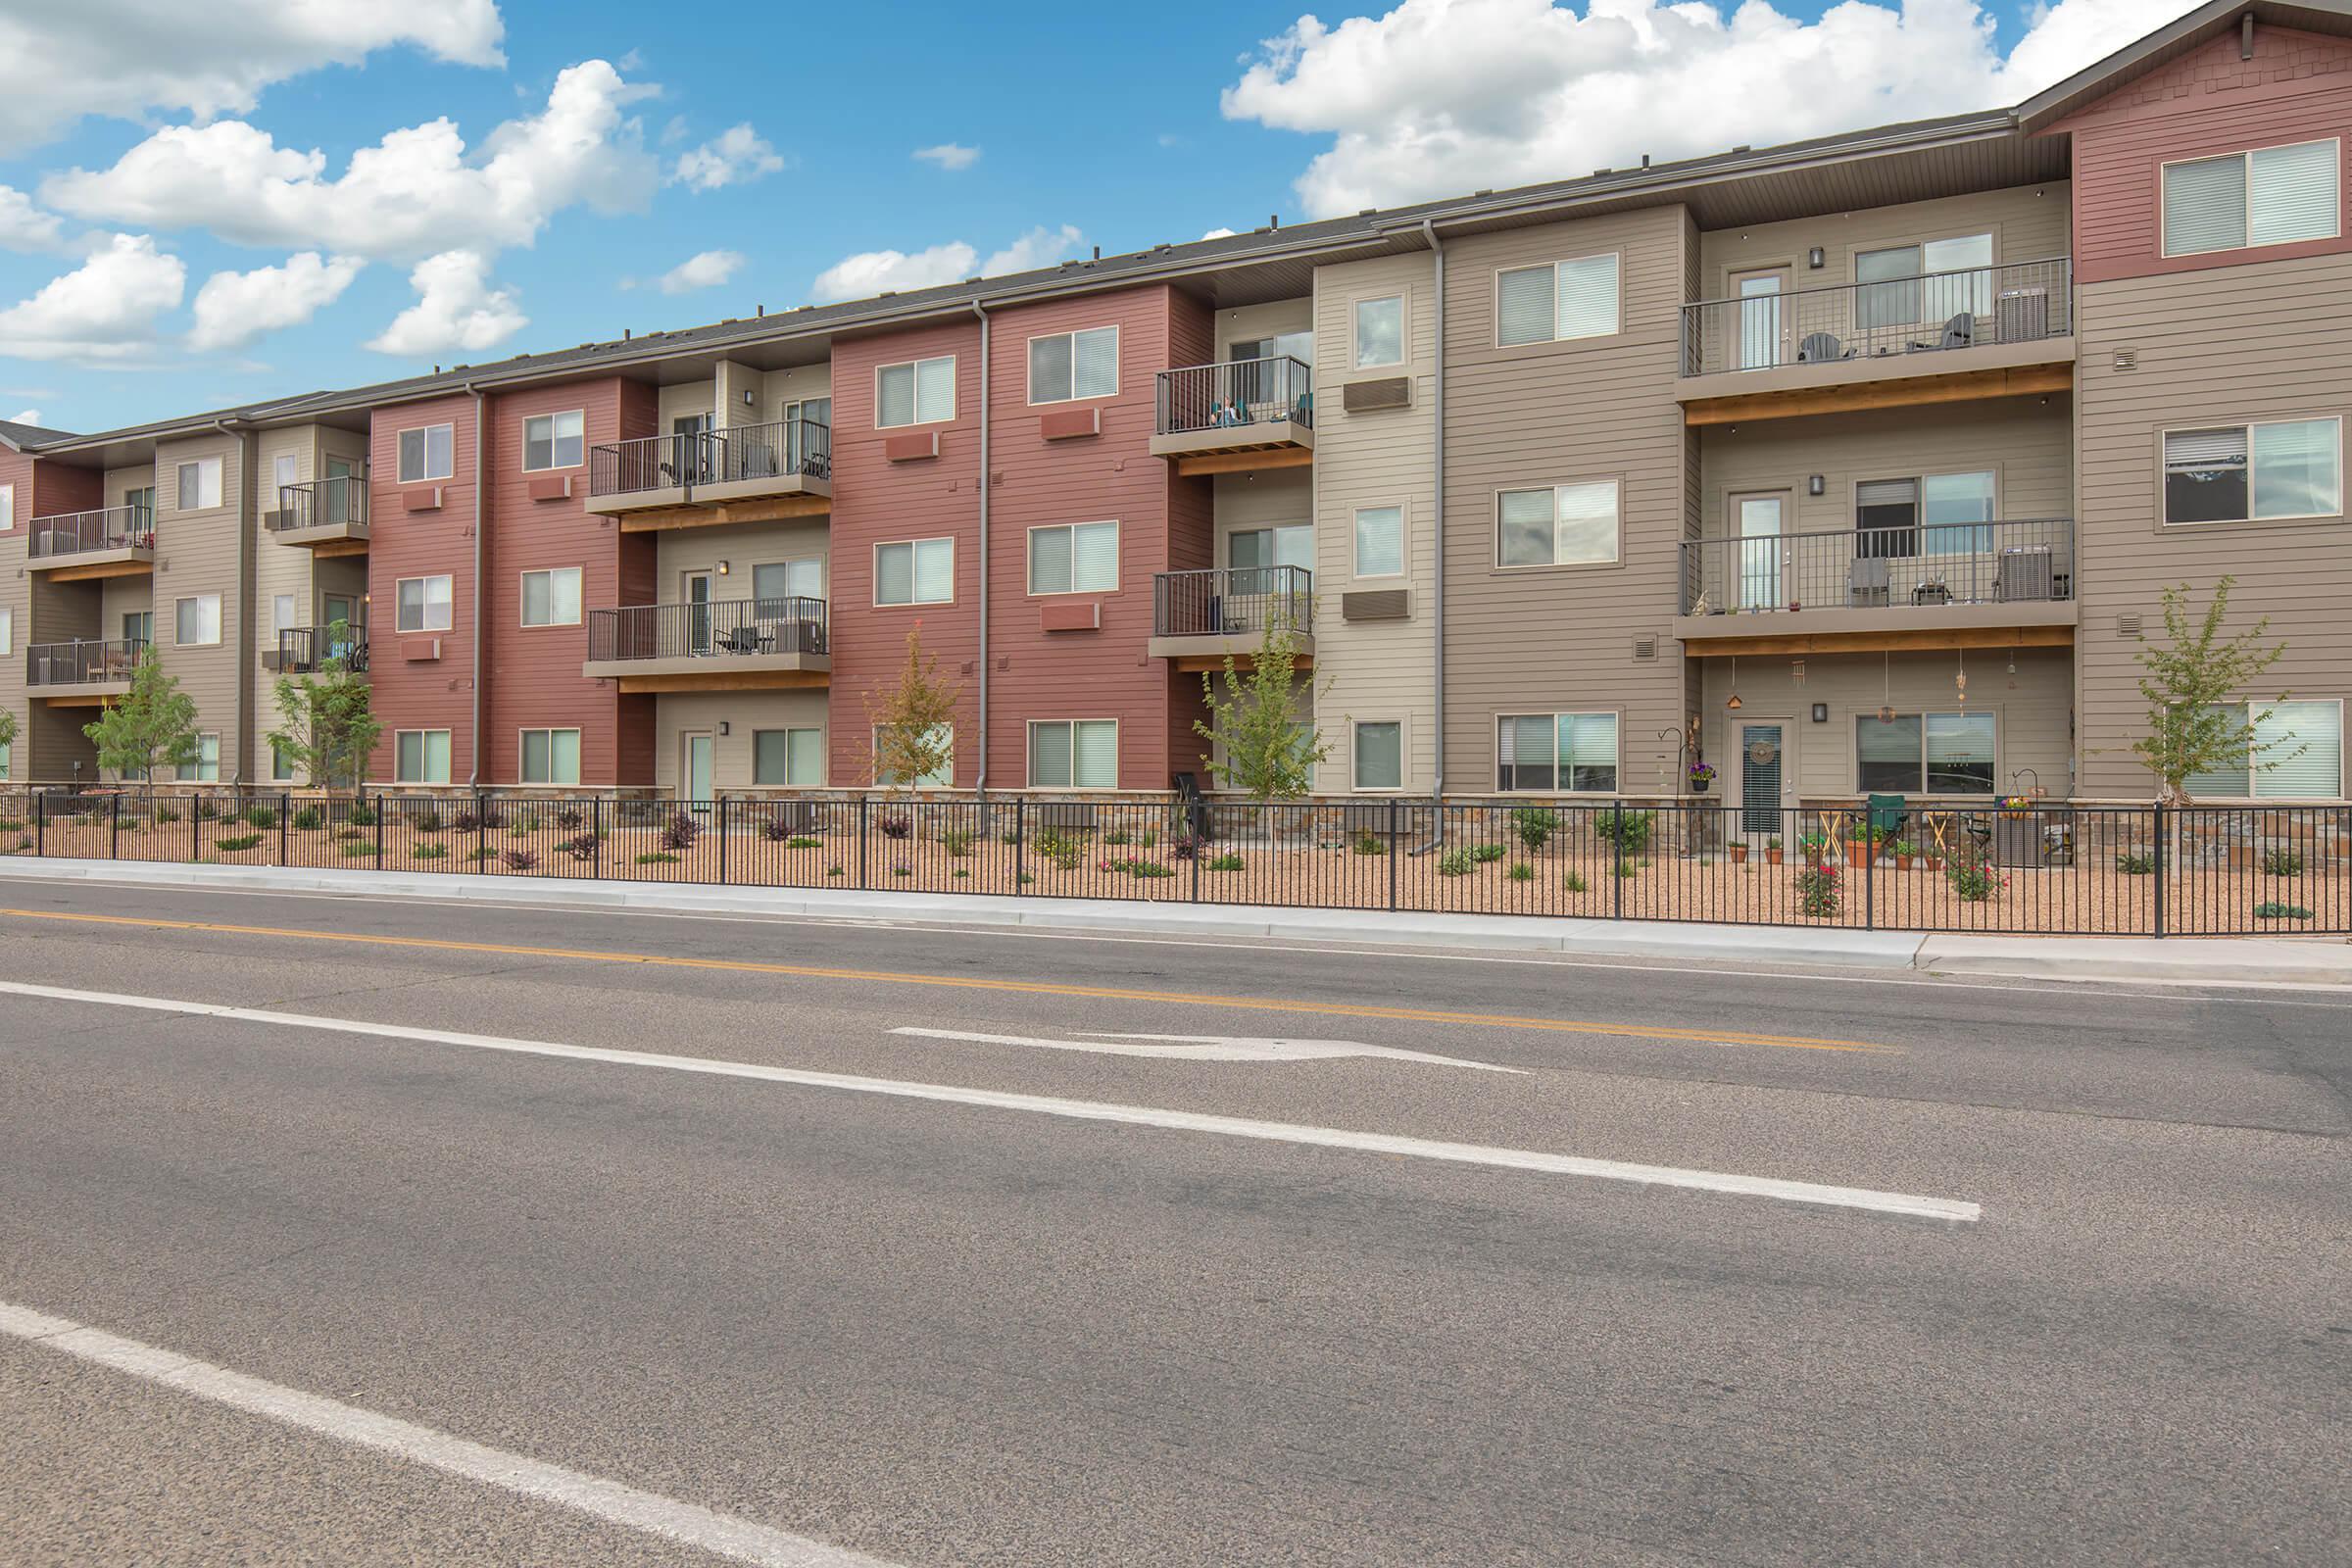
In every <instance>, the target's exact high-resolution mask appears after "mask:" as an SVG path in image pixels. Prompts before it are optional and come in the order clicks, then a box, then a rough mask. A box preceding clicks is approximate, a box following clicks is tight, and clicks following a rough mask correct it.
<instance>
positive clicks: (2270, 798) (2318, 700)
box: [2198, 697, 2352, 805]
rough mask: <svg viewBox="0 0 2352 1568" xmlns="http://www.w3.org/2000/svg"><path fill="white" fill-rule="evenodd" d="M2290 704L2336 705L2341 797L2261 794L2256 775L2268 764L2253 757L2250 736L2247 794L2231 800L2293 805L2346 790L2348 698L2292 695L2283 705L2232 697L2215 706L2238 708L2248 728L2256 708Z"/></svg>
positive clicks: (2350, 753) (2351, 747)
mask: <svg viewBox="0 0 2352 1568" xmlns="http://www.w3.org/2000/svg"><path fill="white" fill-rule="evenodd" d="M2289 704H2309V705H2312V706H2314V707H2321V706H2326V707H2332V708H2333V709H2334V710H2335V738H2336V752H2335V787H2336V790H2337V792H2338V793H2337V796H2336V797H2325V796H2302V795H2264V794H2261V793H2259V792H2258V791H2257V790H2256V788H2255V785H2256V783H2257V782H2258V780H2257V778H2256V775H2257V774H2259V773H2262V772H2263V771H2265V766H2264V764H2260V763H2257V762H2256V761H2255V760H2254V758H2253V751H2252V743H2251V738H2249V742H2248V749H2247V755H2246V760H2245V762H2244V764H2243V765H2244V770H2245V774H2246V791H2245V793H2243V794H2240V795H2233V796H2228V797H2225V799H2229V800H2239V801H2263V802H2267V803H2270V804H2273V805H2276V804H2278V803H2280V802H2285V803H2289V804H2291V803H2293V802H2297V801H2306V800H2325V799H2333V798H2341V796H2342V794H2343V793H2344V784H2345V764H2346V762H2347V761H2352V738H2348V737H2346V736H2345V734H2344V700H2343V699H2342V698H2340V697H2297V698H2290V699H2288V700H2287V703H2283V704H2282V703H2276V702H2250V701H2245V700H2242V699H2239V700H2232V701H2229V702H2224V703H2216V704H2214V705H2212V706H2214V707H2216V708H2225V709H2234V710H2236V711H2237V715H2238V720H2239V722H2240V723H2241V724H2244V725H2246V726H2248V727H2251V726H2252V724H2253V722H2254V716H2255V710H2257V709H2261V710H2263V711H2274V712H2275V711H2278V709H2279V708H2281V707H2284V706H2288V705H2289ZM2269 765H2271V766H2276V765H2277V764H2276V763H2272V764H2269ZM2198 799H2199V800H2200V801H2206V800H2211V799H2212V797H2211V796H2199V797H2198Z"/></svg>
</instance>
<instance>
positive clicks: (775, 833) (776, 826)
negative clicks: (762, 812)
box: [760, 811, 792, 844]
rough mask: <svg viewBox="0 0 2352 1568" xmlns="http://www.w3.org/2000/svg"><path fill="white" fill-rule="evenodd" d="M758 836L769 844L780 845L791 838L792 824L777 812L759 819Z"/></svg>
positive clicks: (780, 812) (782, 814)
mask: <svg viewBox="0 0 2352 1568" xmlns="http://www.w3.org/2000/svg"><path fill="white" fill-rule="evenodd" d="M760 837H761V838H763V839H765V840H767V842H768V843H770V844H781V843H783V842H784V841H785V840H786V839H788V838H791V837H792V823H791V822H790V821H789V820H788V819H787V818H786V817H785V815H784V813H783V812H782V811H778V812H776V813H775V814H773V815H772V816H767V817H763V818H761V819H760Z"/></svg>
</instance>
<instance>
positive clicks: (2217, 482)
mask: <svg viewBox="0 0 2352 1568" xmlns="http://www.w3.org/2000/svg"><path fill="white" fill-rule="evenodd" d="M2342 442H2343V424H2342V421H2341V420H2337V419H2286V420H2278V421H2277V422H2274V423H2268V424H2238V425H2225V426H2221V427H2218V428H2215V429H2211V430H2168V431H2166V432H2165V437H2164V520H2165V521H2166V522H2244V521H2248V520H2253V519H2260V518H2265V517H2332V516H2334V515H2337V514H2339V513H2340V512H2342V511H2343V491H2342V485H2341V477H2342V461H2341V460H2342V452H2341V447H2342Z"/></svg>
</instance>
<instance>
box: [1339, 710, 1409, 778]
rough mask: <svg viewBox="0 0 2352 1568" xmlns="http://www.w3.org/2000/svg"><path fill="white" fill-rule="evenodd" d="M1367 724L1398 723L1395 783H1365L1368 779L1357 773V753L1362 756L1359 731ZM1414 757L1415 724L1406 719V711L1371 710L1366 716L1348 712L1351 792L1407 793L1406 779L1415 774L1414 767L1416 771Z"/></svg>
mask: <svg viewBox="0 0 2352 1568" xmlns="http://www.w3.org/2000/svg"><path fill="white" fill-rule="evenodd" d="M1367 724H1394V725H1396V726H1397V782H1396V783H1394V784H1367V783H1365V782H1364V781H1363V780H1362V779H1361V778H1359V777H1357V776H1356V760H1357V757H1358V753H1357V750H1356V732H1357V731H1358V730H1361V729H1362V728H1363V727H1364V726H1365V725H1367ZM1412 757H1413V753H1412V730H1411V727H1410V726H1409V725H1408V724H1407V723H1406V722H1405V718H1404V715H1403V714H1401V713H1372V714H1369V715H1366V716H1362V717H1358V716H1355V715H1353V714H1350V715H1349V716H1348V794H1350V795H1401V794H1403V793H1404V787H1405V783H1406V781H1407V780H1408V779H1409V778H1410V777H1411V776H1412V771H1413V766H1412Z"/></svg>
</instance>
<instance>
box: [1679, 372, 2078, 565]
mask: <svg viewBox="0 0 2352 1568" xmlns="http://www.w3.org/2000/svg"><path fill="white" fill-rule="evenodd" d="M1692 433H1693V435H1694V436H1696V437H1697V438H1698V440H1697V443H1696V444H1697V445H1698V446H1699V448H1700V449H1701V451H1702V454H1703V461H1702V465H1701V476H1700V491H1699V501H1700V519H1701V527H1702V535H1701V536H1702V537H1704V538H1709V539H1720V538H1726V537H1731V536H1735V535H1737V534H1738V533H1739V527H1738V525H1737V523H1736V522H1734V521H1733V520H1732V518H1731V515H1730V511H1729V505H1728V503H1729V498H1730V497H1731V496H1732V495H1733V494H1735V493H1738V492H1744V491H1758V490H1788V491H1789V492H1791V494H1790V498H1789V499H1790V505H1791V508H1792V511H1791V514H1790V515H1789V523H1788V530H1787V531H1789V532H1790V533H1815V532H1826V531H1830V530H1834V529H1841V528H1851V527H1853V526H1854V524H1855V513H1854V485H1855V483H1856V482H1857V481H1861V480H1869V479H1892V478H1905V477H1915V476H1917V475H1920V474H1923V473H1955V472H1978V471H1983V470H1985V469H1989V470H1991V471H1992V473H1993V474H1994V475H1995V480H1994V483H1995V493H1994V503H1995V507H1996V515H1998V516H2001V517H2004V518H2017V519H2024V518H2036V517H2063V516H2066V515H2069V513H2070V512H2071V511H2072V509H2073V507H2074V439H2075V431H2074V420H2073V418H2072V417H2071V400H2070V399H2069V398H2067V397H2066V395H2065V394H2063V393H2059V394H2053V395H2052V396H2050V397H2047V398H2031V397H2026V398H1997V399H1992V400H1989V401H1986V402H1984V403H1956V404H1952V405H1950V406H1948V407H1945V408H1939V409H1936V410H1934V411H1932V412H1931V413H1930V414H1929V415H1928V416H1927V417H1922V414H1921V411H1919V410H1917V409H1888V410H1883V411H1878V412H1873V413H1866V414H1838V415H1824V416H1820V417H1814V418H1804V419H1762V420H1758V421H1756V422H1755V423H1752V424H1743V425H1714V426H1709V427H1707V428H1705V429H1703V430H1700V431H1694V432H1692ZM1814 474H1820V475H1821V476H1822V481H1823V483H1822V490H1823V493H1822V494H1821V495H1818V496H1815V495H1810V494H1808V493H1807V489H1806V481H1807V480H1808V479H1809V478H1810V477H1811V476H1812V475H1814Z"/></svg>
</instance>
